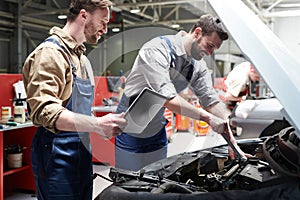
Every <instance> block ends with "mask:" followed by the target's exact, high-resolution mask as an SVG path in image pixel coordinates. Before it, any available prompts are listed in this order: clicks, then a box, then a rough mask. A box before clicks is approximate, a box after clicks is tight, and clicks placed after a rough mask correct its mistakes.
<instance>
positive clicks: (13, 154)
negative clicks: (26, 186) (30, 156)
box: [4, 144, 25, 168]
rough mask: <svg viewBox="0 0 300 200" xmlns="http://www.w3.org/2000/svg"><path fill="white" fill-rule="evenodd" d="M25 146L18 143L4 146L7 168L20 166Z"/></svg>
mask: <svg viewBox="0 0 300 200" xmlns="http://www.w3.org/2000/svg"><path fill="white" fill-rule="evenodd" d="M24 148H25V147H21V146H20V145H18V144H11V145H8V146H6V147H5V148H4V151H5V158H6V160H7V167H8V168H20V167H22V160H23V152H22V151H23V149H24Z"/></svg>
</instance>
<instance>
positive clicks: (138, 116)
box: [123, 88, 167, 134]
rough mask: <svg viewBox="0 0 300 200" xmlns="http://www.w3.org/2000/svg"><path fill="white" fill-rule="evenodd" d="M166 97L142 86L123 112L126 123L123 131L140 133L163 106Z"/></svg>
mask: <svg viewBox="0 0 300 200" xmlns="http://www.w3.org/2000/svg"><path fill="white" fill-rule="evenodd" d="M166 100H167V97H165V96H163V95H161V94H159V93H157V92H156V91H153V90H151V89H149V88H144V89H143V90H142V91H141V92H140V94H139V95H138V96H137V97H136V99H135V100H134V101H133V103H132V104H131V105H130V107H129V108H128V109H127V111H126V112H125V119H126V120H127V125H126V127H125V128H124V130H123V132H125V133H134V134H140V133H142V131H143V130H144V129H145V128H146V127H147V125H148V124H149V123H150V121H151V120H152V119H153V118H154V117H155V115H156V114H157V113H158V111H159V110H160V109H161V108H162V107H163V105H164V104H165V102H166Z"/></svg>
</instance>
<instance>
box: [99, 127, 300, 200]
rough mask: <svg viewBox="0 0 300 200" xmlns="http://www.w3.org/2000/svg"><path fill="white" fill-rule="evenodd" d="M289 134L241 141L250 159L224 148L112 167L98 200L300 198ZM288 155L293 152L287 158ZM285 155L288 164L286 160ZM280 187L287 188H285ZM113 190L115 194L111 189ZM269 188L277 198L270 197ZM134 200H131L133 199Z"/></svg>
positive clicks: (296, 156) (296, 155) (293, 141)
mask: <svg viewBox="0 0 300 200" xmlns="http://www.w3.org/2000/svg"><path fill="white" fill-rule="evenodd" d="M293 130H294V129H292V128H290V127H289V128H286V129H283V130H282V131H281V132H280V133H278V134H276V135H274V136H272V137H266V138H256V139H246V140H243V141H240V142H239V146H240V147H241V149H242V150H243V151H244V152H246V153H249V154H251V155H253V156H254V157H253V158H248V159H235V160H231V159H230V158H229V155H228V147H227V145H222V146H216V147H213V148H210V149H203V150H200V151H196V152H190V153H182V154H179V155H175V156H172V157H169V158H166V159H163V160H160V161H157V162H154V163H152V164H150V165H148V166H146V167H144V168H143V169H141V170H140V171H137V172H134V171H127V170H122V169H116V168H111V169H110V173H109V177H110V178H111V180H112V181H113V185H112V186H111V187H109V188H108V189H106V190H105V191H104V192H103V193H101V194H100V195H99V197H98V198H97V199H105V198H107V193H109V194H110V195H112V194H113V193H114V194H119V193H118V192H116V191H119V190H120V191H119V192H121V193H120V194H122V193H123V192H125V193H127V195H128V194H136V193H138V194H139V195H141V194H144V195H146V196H149V195H154V197H155V196H156V195H158V194H159V196H161V198H162V199H164V198H170V196H168V194H169V195H170V194H172V195H174V194H177V195H184V196H186V195H188V196H194V195H204V194H205V195H211V194H214V196H215V195H216V194H219V195H222V197H224V194H226V193H228V194H230V195H229V196H230V199H231V198H234V196H237V197H238V196H239V197H241V195H242V194H243V192H246V195H245V197H244V198H247V197H250V196H249V192H251V194H255V193H257V192H258V196H259V195H260V194H261V193H260V191H261V190H266V191H265V192H264V194H268V193H269V194H272V195H279V196H280V195H282V194H284V193H286V194H287V195H288V197H290V196H291V195H292V196H291V197H293V195H296V196H298V197H299V195H300V190H299V183H300V181H299V177H300V176H299V175H300V173H299V172H300V171H299V160H300V159H299V158H300V156H299V148H296V145H299V140H297V139H295V138H294V137H293V135H294V134H293ZM287 143H291V144H293V146H292V147H293V148H294V149H292V147H291V146H290V151H289V153H288V154H287V153H285V152H286V149H287V146H288V145H287ZM283 144H285V147H283ZM295 144H296V145H295ZM282 150H284V151H282ZM292 151H295V152H293V153H291V152H292ZM289 155H290V156H291V160H292V161H290V160H289V158H288V157H287V156H289ZM291 162H292V163H291ZM297 162H298V164H297ZM295 163H296V164H295ZM284 187H288V188H289V189H288V190H287V189H283V188H284ZM112 188H114V189H113V190H111V189H112ZM272 188H273V189H274V191H276V193H274V192H271V191H272ZM292 188H294V189H292ZM291 190H292V191H291ZM279 191H281V192H279ZM282 191H283V192H282ZM278 192H279V193H278ZM277 193H278V194H277ZM103 195H104V196H103ZM121 196H124V195H121ZM146 196H145V197H146ZM225 196H226V195H225ZM279 196H275V198H277V197H278V198H279ZM104 197H105V198H104ZM135 197H136V195H133V196H132V197H131V198H133V199H134V198H135ZM127 198H128V197H127ZM139 198H141V196H139ZM142 198H143V197H142ZM251 198H253V197H251ZM118 199H122V198H121V197H120V198H118ZM124 199H125V198H124ZM145 199H147V198H145ZM150 199H151V198H150ZM154 199H155V198H154ZM279 199H280V198H279ZM287 199H289V198H287Z"/></svg>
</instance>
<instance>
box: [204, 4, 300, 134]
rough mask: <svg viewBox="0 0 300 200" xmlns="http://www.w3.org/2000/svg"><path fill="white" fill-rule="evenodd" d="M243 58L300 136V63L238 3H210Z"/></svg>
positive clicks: (263, 25) (249, 11)
mask: <svg viewBox="0 0 300 200" xmlns="http://www.w3.org/2000/svg"><path fill="white" fill-rule="evenodd" d="M209 3H210V5H211V7H212V8H213V9H214V11H215V12H216V14H217V15H218V17H219V18H220V19H221V21H222V22H223V24H224V25H225V28H226V29H227V31H228V32H229V34H230V35H231V36H232V38H233V40H234V41H235V42H236V44H237V45H238V47H239V48H240V50H241V51H242V53H243V54H244V56H245V57H246V58H247V59H248V60H249V61H251V63H252V64H253V65H254V67H255V68H256V70H257V71H258V73H259V74H260V76H261V77H262V78H263V80H264V81H265V83H266V84H267V85H268V87H269V88H270V89H271V90H272V92H273V94H274V95H275V96H276V98H277V99H278V100H279V102H280V103H281V105H282V106H283V108H284V109H283V110H282V112H283V113H282V114H283V115H284V116H285V117H286V118H287V120H288V121H289V122H290V123H291V124H292V125H293V127H294V128H295V130H296V134H297V136H298V137H300V131H299V130H300V114H299V109H298V108H299V102H300V78H299V75H300V63H299V62H297V60H296V59H295V58H294V57H293V56H292V55H291V53H290V52H289V50H288V49H287V48H286V47H285V45H284V44H283V43H282V42H281V41H280V40H279V39H278V38H277V36H276V35H275V34H274V33H273V32H272V31H271V30H270V29H269V28H268V27H267V26H266V25H265V24H264V23H263V22H262V21H261V20H260V19H259V17H258V16H256V15H255V14H254V13H253V12H252V11H251V10H250V9H249V8H248V7H247V6H246V5H245V4H244V3H243V2H242V1H241V0H230V1H220V0H209Z"/></svg>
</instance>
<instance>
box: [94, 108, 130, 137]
mask: <svg viewBox="0 0 300 200" xmlns="http://www.w3.org/2000/svg"><path fill="white" fill-rule="evenodd" d="M124 115H125V114H124V113H121V114H112V113H109V114H107V115H104V116H102V117H97V124H98V127H97V128H96V132H97V133H99V134H100V135H101V136H102V137H103V138H104V139H111V138H112V137H114V136H117V135H119V134H121V133H122V130H123V129H124V128H125V126H126V125H127V121H126V119H124Z"/></svg>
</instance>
